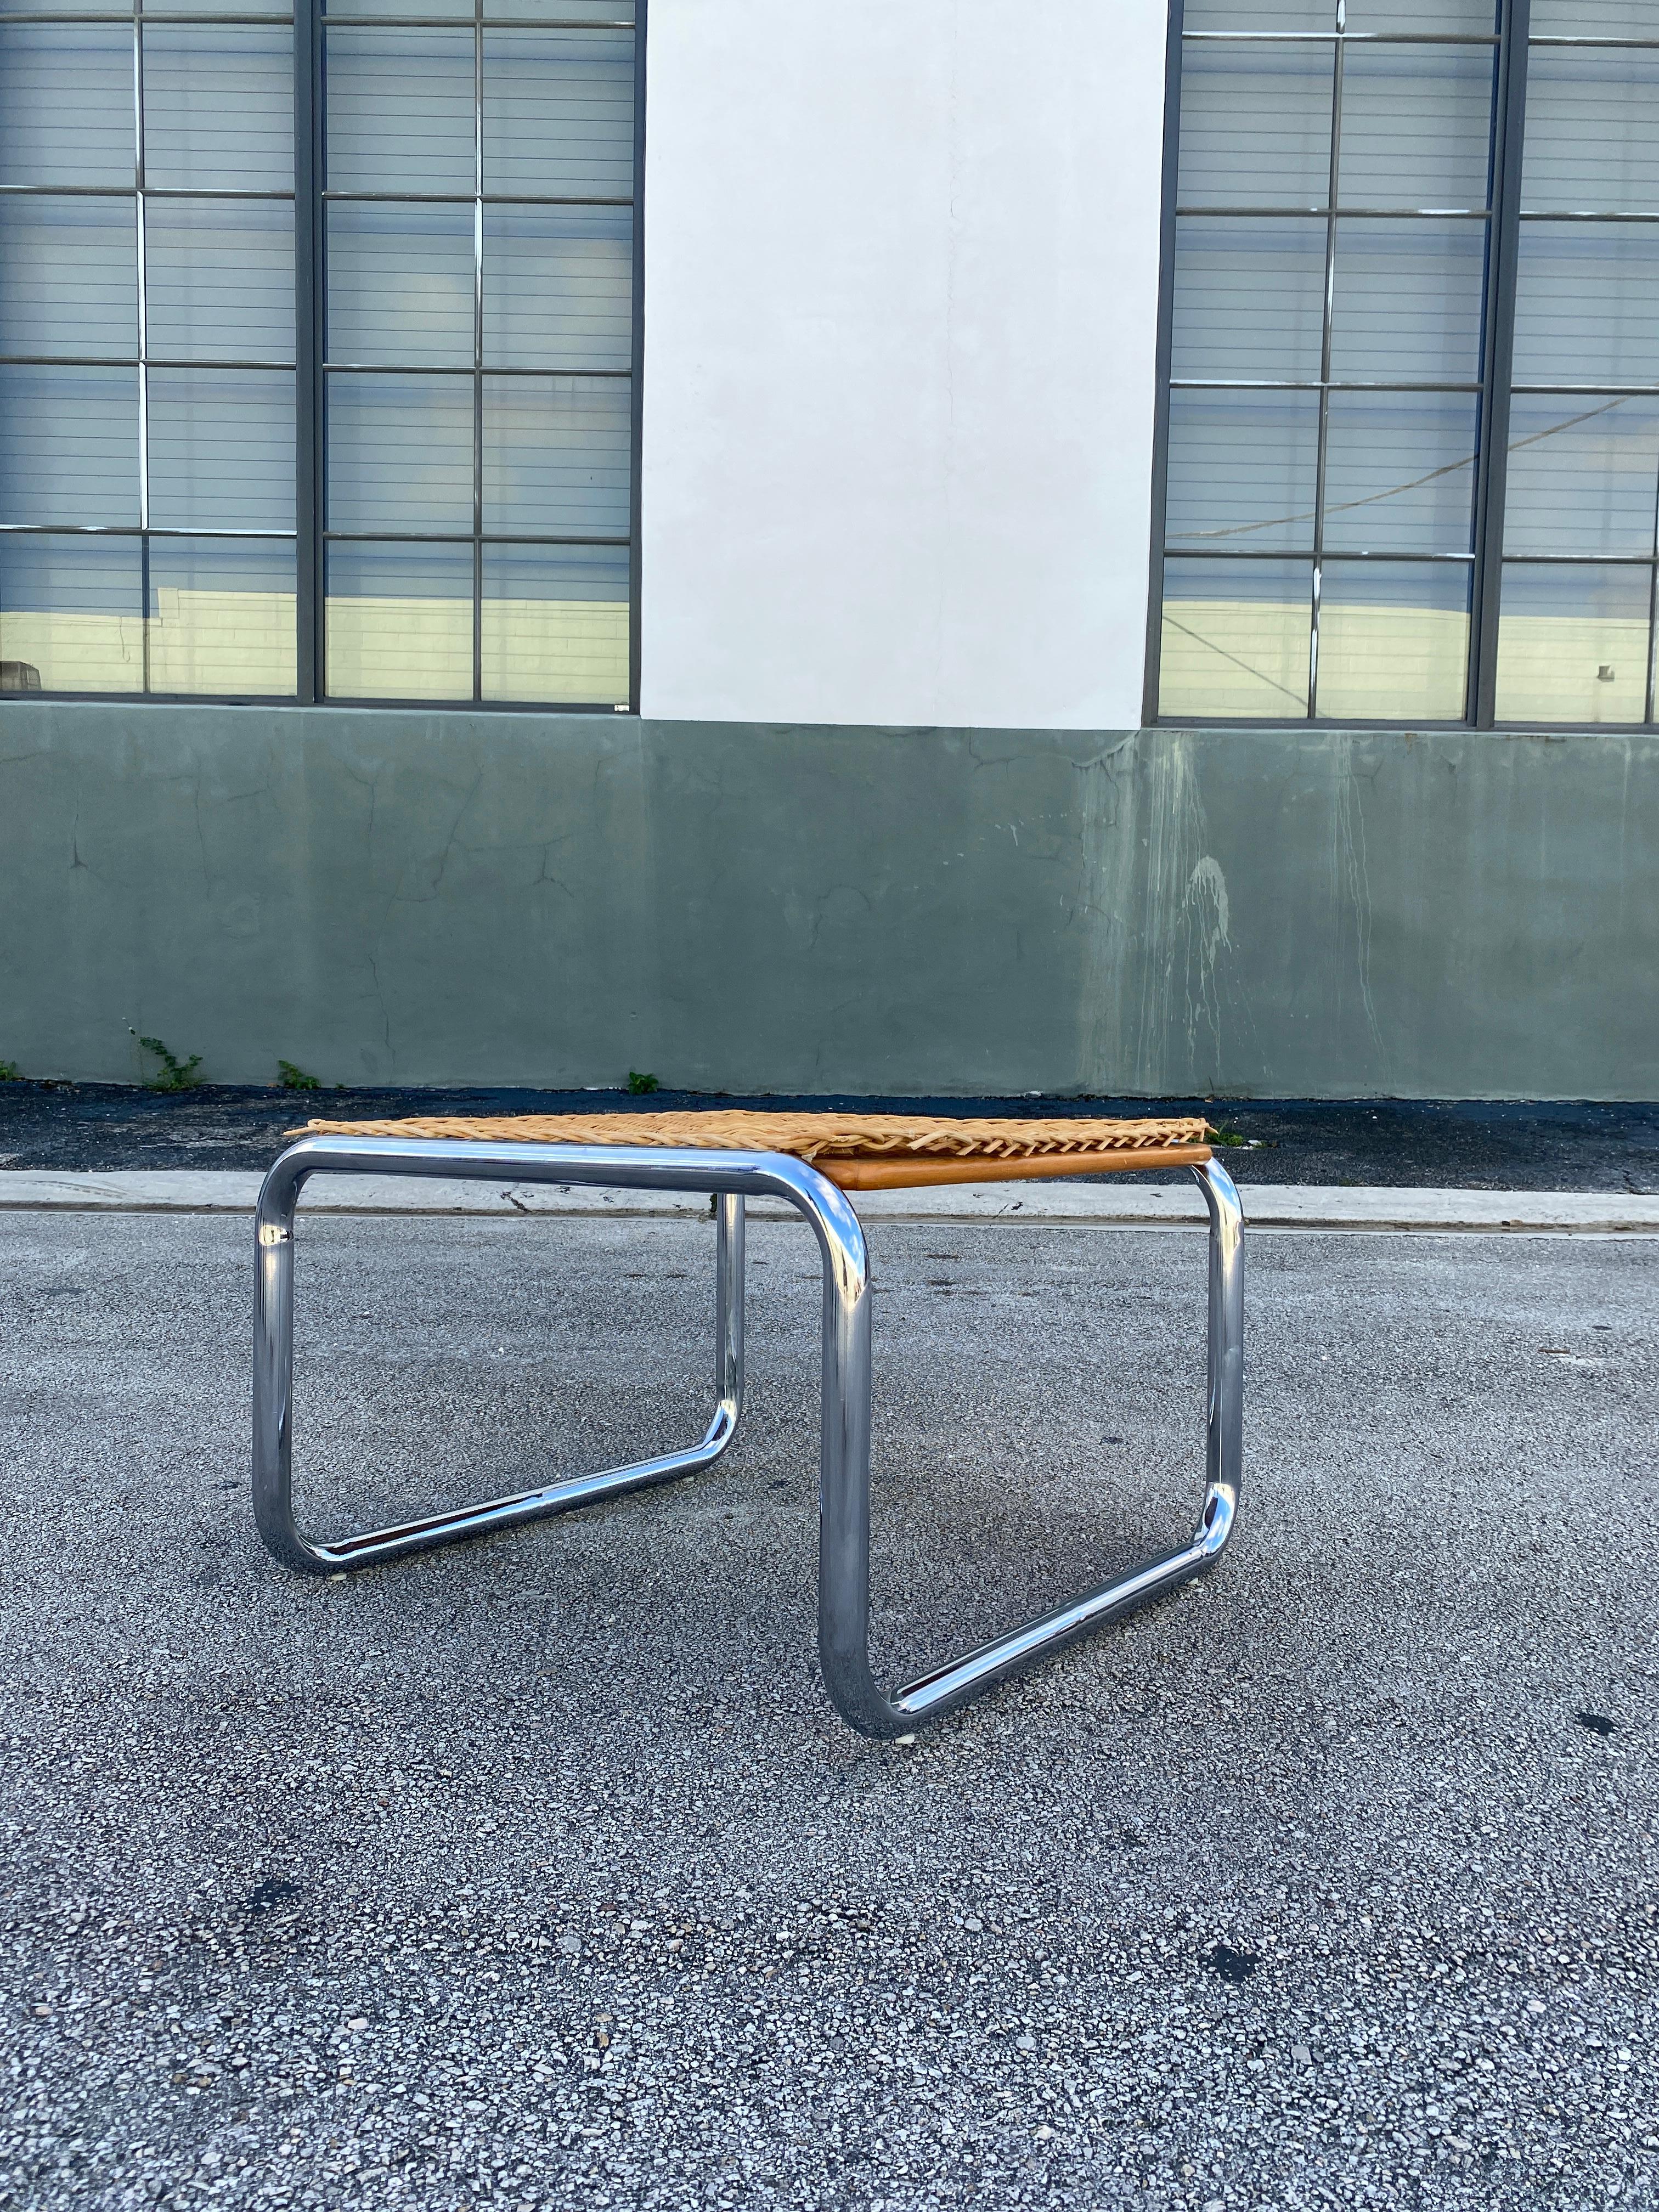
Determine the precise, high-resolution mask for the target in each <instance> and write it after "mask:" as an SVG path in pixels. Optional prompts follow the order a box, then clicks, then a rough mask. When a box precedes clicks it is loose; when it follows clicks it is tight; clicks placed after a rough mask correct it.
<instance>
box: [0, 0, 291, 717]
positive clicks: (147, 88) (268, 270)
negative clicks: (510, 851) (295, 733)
mask: <svg viewBox="0 0 1659 2212" xmlns="http://www.w3.org/2000/svg"><path fill="white" fill-rule="evenodd" d="M89 12H96V11H95V9H94V10H93V11H89ZM223 12H224V13H225V15H234V13H235V9H234V6H232V7H230V8H228V9H225V10H224V11H223ZM259 12H261V13H262V14H264V15H267V16H270V15H275V14H276V13H277V12H278V11H277V10H276V9H264V8H263V7H262V8H261V9H260V11H259ZM293 96H294V95H293V38H292V33H291V32H290V31H289V29H288V28H287V27H285V26H283V25H280V24H277V23H273V22H271V21H265V22H264V23H259V24H253V23H249V22H236V21H216V22H211V23H208V22H204V23H201V24H192V23H178V22H173V23H161V22H153V21H143V20H139V21H135V20H134V19H133V17H132V15H131V14H129V15H127V16H126V17H125V19H121V18H119V17H118V16H117V15H115V14H114V11H111V19H110V20H108V21H77V22H75V23H68V22H65V23H64V24H61V25H59V24H53V25H50V26H42V25H40V24H33V23H30V24H21V23H20V24H5V23H0V186H3V187H5V188H6V189H5V190H4V191H0V279H3V281H0V525H3V526H4V535H3V536H0V660H3V662H4V663H5V665H6V667H7V668H8V669H9V670H10V671H14V672H13V674H12V675H10V676H9V677H8V678H7V679H6V680H7V682H8V684H9V685H11V686H13V688H21V687H23V686H24V685H27V688H30V689H33V688H34V687H35V685H36V684H38V685H39V687H40V689H42V690H51V691H89V692H100V691H120V692H145V691H148V692H152V693H157V694H183V695H190V694H203V693H205V694H210V695H220V696H232V697H234V696H283V695H288V696H292V694H293V692H294V690H295V541H294V529H295V370H294V262H293V252H294V201H293V189H294V110H293ZM61 185H75V186H76V187H77V190H76V192H75V194H74V195H73V196H72V197H71V196H70V195H69V194H67V193H64V194H62V195H60V194H59V193H58V191H56V190H52V191H41V190H40V187H42V186H47V187H54V188H56V187H58V186H61ZM207 195H210V197H207ZM256 195H257V197H256ZM141 272H142V273H141ZM4 356H12V358H11V359H10V360H7V359H5V358H4ZM16 356H28V357H29V358H28V359H27V361H20V360H18V359H17V358H16ZM214 362H218V363H220V364H222V365H221V366H210V365H209V364H211V363H214ZM94 532H95V533H98V534H96V535H94V534H93V533H94ZM105 533H108V534H105ZM161 533H167V534H161ZM16 671H24V673H22V674H21V675H20V674H18V673H17V672H16Z"/></svg>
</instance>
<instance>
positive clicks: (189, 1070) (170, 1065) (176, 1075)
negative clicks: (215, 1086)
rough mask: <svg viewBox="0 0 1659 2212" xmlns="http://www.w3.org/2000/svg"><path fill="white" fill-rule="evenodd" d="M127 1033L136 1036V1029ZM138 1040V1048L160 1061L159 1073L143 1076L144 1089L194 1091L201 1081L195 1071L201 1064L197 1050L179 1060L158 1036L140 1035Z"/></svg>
mask: <svg viewBox="0 0 1659 2212" xmlns="http://www.w3.org/2000/svg"><path fill="white" fill-rule="evenodd" d="M128 1034H129V1035H130V1036H138V1032H137V1030H130V1031H129V1033H128ZM138 1042H139V1045H140V1048H142V1049H143V1051H145V1052H147V1053H149V1055H150V1057H151V1058H152V1059H153V1060H160V1061H161V1073H160V1074H159V1075H147V1076H146V1077H145V1078H144V1088H145V1090H146V1091H194V1090H195V1089H196V1087H197V1085H198V1084H199V1083H200V1082H201V1080H202V1079H201V1077H200V1076H199V1075H197V1073H196V1071H197V1068H198V1067H199V1066H201V1065H202V1055H201V1054H200V1053H199V1052H193V1053H191V1056H190V1058H189V1059H188V1060H180V1059H179V1057H178V1056H177V1054H174V1053H173V1052H171V1051H169V1049H168V1048H167V1046H166V1045H164V1044H163V1043H162V1042H161V1038H160V1037H153V1036H141V1037H138Z"/></svg>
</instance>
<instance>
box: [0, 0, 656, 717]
mask: <svg viewBox="0 0 1659 2212" xmlns="http://www.w3.org/2000/svg"><path fill="white" fill-rule="evenodd" d="M579 4H580V0H579ZM644 13H645V0H617V4H616V5H615V6H608V7H604V8H602V9H601V8H594V9H590V10H589V12H587V13H586V14H577V13H574V11H573V12H568V13H567V12H563V11H559V12H554V11H552V10H550V12H549V13H548V14H547V15H544V16H539V17H532V16H526V15H517V16H504V17H500V16H493V15H489V14H488V13H486V11H485V8H484V5H483V0H474V5H473V8H472V10H471V15H459V14H458V15H451V16H435V15H419V16H415V15H410V16H395V17H394V16H385V15H356V16H354V15H333V16H331V17H330V19H329V21H330V23H331V24H333V25H335V26H337V27H346V26H348V25H349V27H350V28H351V29H353V30H354V31H356V32H360V33H362V32H367V33H370V34H374V33H380V32H384V31H395V30H398V29H405V30H407V29H418V30H422V31H428V32H429V31H432V30H435V29H441V28H446V27H463V28H470V29H471V35H472V46H473V82H472V103H471V105H472V177H471V187H472V188H471V191H470V192H469V193H467V194H465V195H460V194H448V193H423V192H375V191H332V190H330V189H328V188H327V186H326V182H325V159H324V144H323V139H324V129H325V112H324V103H323V71H324V51H325V37H326V32H327V28H328V26H327V25H325V22H324V21H323V16H322V0H299V6H298V9H297V11H296V14H295V15H289V14H287V13H278V12H276V11H273V10H268V9H225V10H222V11H214V12H212V13H207V12H202V11H197V10H193V9H192V10H179V9H165V8H163V9H147V8H145V7H144V6H143V0H134V5H133V6H131V8H126V9H107V8H105V9H85V10H76V11H73V12H70V11H58V10H45V9H40V10H34V9H31V10H18V11H16V12H12V11H7V12H6V13H5V14H4V15H0V31H4V32H6V33H10V32H13V31H16V30H24V29H27V28H29V27H48V28H51V29H52V30H58V31H61V30H65V29H69V28H72V27H76V26H86V25H120V26H123V27H128V26H130V27H131V83H132V93H131V100H132V110H131V112H132V140H131V159H132V183H131V185H126V184H121V185H113V184H107V183H94V184H82V183H75V182H70V181H67V180H64V181H59V182H52V181H46V182H40V181H36V182H27V181H13V182H5V183H0V204H3V203H4V202H6V201H26V200H28V199H30V198H42V199H52V200H58V199H63V200H74V201H76V202H83V203H84V202H99V201H106V202H112V203H118V204H121V205H124V206H126V207H129V208H130V209H131V210H132V225H133V228H132V266H133V272H134V283H135V284H136V295H135V299H134V315H135V323H134V335H135V340H136V343H135V344H134V345H133V347H132V348H131V349H130V350H128V351H127V352H125V353H120V352H113V351H107V350H106V351H100V352H86V351H83V350H77V349H75V348H73V347H58V348H56V349H52V348H47V349H31V348H18V349H12V350H7V351H0V369H11V368H26V369H27V368H58V369H75V368H91V369H106V370H107V369H128V370H131V372H132V374H133V376H134V379H135V390H136V401H137V412H136V420H137V452H136V454H135V456H134V459H135V463H136V471H137V478H136V498H135V502H134V507H133V519H132V520H131V521H124V522H113V521H94V522H88V521H86V520H82V518H81V516H80V515H78V514H76V513H65V514H64V515H62V516H58V515H57V514H56V513H53V514H52V515H49V516H48V517H47V518H46V519H45V520H0V544H3V543H4V542H5V541H6V540H8V539H10V540H27V539H33V540H37V541H45V540H52V541H57V540H70V541H76V542H82V541H87V540H93V539H110V540H120V541H125V542H129V543H132V542H136V549H137V561H138V569H137V575H138V579H139V581H138V586H137V593H136V600H137V605H136V610H135V611H136V612H137V616H138V620H137V641H138V652H139V658H140V661H141V666H140V683H141V686H142V694H143V696H154V697H167V696H180V697H195V698H210V697H222V698H227V699H232V698H235V697H239V696H292V697H297V698H299V699H300V700H301V701H306V700H308V699H312V700H314V699H318V698H321V697H325V696H331V695H330V694H329V693H328V691H327V690H326V688H325V669H324V661H325V653H324V649H323V641H324V639H325V635H326V612H327V602H326V598H325V588H326V559H327V553H326V549H327V547H328V546H329V545H330V544H336V543H337V544H341V545H352V544H362V545H367V544H408V545H422V544H430V545H434V546H441V545H443V544H465V546H467V547H468V548H469V549H470V552H471V567H472V580H471V633H472V635H471V676H472V681H471V702H469V703H473V704H483V705H486V706H489V707H491V708H495V707H497V706H501V707H508V708H513V707H529V708H533V707H536V706H538V705H542V704H547V705H552V706H557V707H566V706H574V707H577V708H580V707H581V706H583V705H593V704H599V705H601V706H610V705H615V706H616V707H617V710H618V711H623V710H624V705H625V706H626V707H628V708H631V707H632V706H633V704H634V703H635V701H636V699H637V694H638V674H637V668H638V660H637V655H638V619H637V574H636V563H635V561H634V559H633V557H632V549H633V546H634V544H635V540H636V537H637V500H638V465H637V459H638V438H639V428H638V411H637V391H638V378H637V370H638V356H639V349H640V327H641V322H640V299H639V285H638V268H639V253H640V236H639V224H638V216H637V198H638V190H639V181H640V179H639V161H638V155H639V151H640V142H641V129H642V124H641V93H642V86H641V71H640V70H639V68H638V65H637V42H638V39H639V36H640V33H641V28H642V25H643V20H644ZM216 26H233V27H239V28H256V29H257V28H260V27H264V28H267V29H269V28H291V30H292V33H293V36H294V40H295V49H294V68H293V75H292V81H293V85H294V91H295V164H296V165H295V179H294V183H293V184H292V185H290V186H289V187H287V188H283V189H278V188H274V187H272V186H270V185H263V184H248V185H242V184H240V183H236V184H231V185H225V184H215V185H177V184H167V185H156V184H155V183H154V182H153V181H152V179H151V175H150V169H149V162H148V161H147V143H146V135H147V122H146V118H147V110H146V103H145V61H146V54H145V38H146V33H147V32H149V31H150V30H152V29H155V28H160V27H177V28H180V29H186V30H190V31H194V32H199V31H201V30H203V29H204V28H212V27H216ZM548 31H555V32H557V31H578V32H586V33H593V32H607V31H609V32H626V33H628V34H629V38H630V40H632V41H633V42H634V46H635V68H634V73H633V83H634V90H633V96H632V111H633V120H632V126H631V133H630V136H631V143H632V150H633V154H634V175H633V185H634V190H633V192H632V193H631V194H629V195H622V194H617V193H610V194H601V193H574V192H573V193H537V192H529V191H513V190H507V191H500V192H492V191H487V190H486V188H485V173H484V161H485V151H484V117H485V99H484V82H483V72H484V40H485V36H486V33H501V34H507V35H516V36H523V35H526V34H534V33H539V32H548ZM354 201H355V202H358V203H361V204H463V205H466V206H469V207H470V208H471V212H472V226H471V228H472V242H471V261H472V346H471V365H470V366H469V367H466V368H460V369H458V370H455V371H453V372H452V371H450V370H449V369H447V368H441V367H438V366H435V365H431V364H422V365H421V366H420V367H419V368H418V369H417V370H416V372H415V373H417V374H420V375H422V376H423V377H430V376H434V375H439V376H443V375H448V374H452V373H453V374H461V375H465V376H467V377H469V378H470V379H471V397H472V438H471V475H472V502H471V505H472V512H471V528H470V530H469V531H468V532H466V533H465V535H464V536H462V537H460V538H455V537H453V536H451V535H449V534H447V533H445V532H438V531H434V532H428V531H422V530H409V531H385V530H376V531H374V532H360V531H348V530H341V531H335V530H332V529H330V528H327V527H326V526H325V525H326V519H327V515H328V453H327V438H326V431H325V420H326V404H325V396H326V392H327V384H326V381H325V380H326V379H327V378H328V377H330V376H331V375H333V374H344V375H355V374H373V373H375V372H376V371H377V370H380V371H381V372H382V373H384V372H386V370H388V369H390V370H392V371H395V370H396V368H397V366H398V365H397V364H396V363H395V362H393V363H390V364H386V363H377V362H341V363H339V364H335V363H333V362H325V360H324V358H323V343H322V340H323V337H324V335H325V328H326V312H325V296H326V240H325V224H326V219H327V216H326V210H327V208H328V206H329V205H330V204H335V203H338V204H348V203H350V202H354ZM173 203H178V204H218V205H227V204H240V203H260V204H265V203H275V204H288V205H290V206H292V207H293V208H294V210H295V276H294V301H295V352H294V353H293V354H290V355H289V356H286V357H284V358H282V359H276V358H272V357H270V356H264V355H257V354H256V355H247V356H230V355H228V354H224V353H221V352H212V353H210V354H204V353H201V352H199V351H198V352H197V353H196V354H185V355H180V354H179V353H177V352H176V351H171V350H168V349H157V348H156V347H155V345H154V344H153V343H152V325H153V318H152V315H151V313H150V307H151V298H150V290H151V287H150V277H151V269H150V254H149V241H150V234H151V228H152V220H151V215H150V210H151V209H152V208H153V207H154V206H155V205H156V204H173ZM511 207H525V208H535V207H572V208H580V207H594V208H605V207H611V208H619V209H620V208H633V209H634V210H635V219H634V222H633V225H632V234H633V246H632V249H631V255H630V261H631V267H632V271H633V282H632V287H631V289H632V307H631V338H630V341H629V347H628V356H629V358H628V362H627V365H626V366H621V367H611V366H600V365H586V364H585V365H582V366H580V368H571V369H569V370H561V369H557V368H550V367H541V366H525V365H522V364H520V363H514V362H500V363H495V362H490V361H489V360H488V359H487V348H486V339H485V321H484V316H485V282H486V279H485V270H484V260H485V244H484V221H485V211H486V209H488V208H511ZM207 368H210V369H211V370H212V371H214V372H216V373H218V372H228V373H234V372H244V371H253V372H277V373H283V374H292V375H295V378H296V382H297V392H296V409H295V434H294V448H295V482H296V489H297V501H296V505H297V513H296V518H295V527H294V528H292V529H283V530H277V529H268V528H243V527H235V528H231V527H220V526H213V525H204V524H201V523H194V522H184V521H179V520H172V519H169V520H166V521H164V522H159V523H158V520H157V517H156V515H155V511H154V499H153V467H152V459H153V455H152V446H153V418H154V393H153V382H152V372H156V371H173V370H198V371H199V370H203V369H207ZM535 377H539V378H541V379H543V380H544V381H549V380H561V379H562V380H570V379H576V380H580V381H581V382H582V383H584V384H592V385H595V386H599V385H605V384H617V385H623V386H629V387H630V388H631V391H632V393H633V395H634V396H633V399H632V403H631V405H630V409H629V439H628V461H627V468H628V477H629V487H630V489H629V493H628V495H627V506H628V512H629V527H628V528H627V529H626V530H624V531H622V532H605V533H600V532H575V531H544V532H536V533H524V534H520V533H517V532H515V533H513V534H512V535H511V536H510V537H508V538H500V539H498V540H492V539H491V538H487V537H486V535H485V519H486V518H485V511H484V501H485V480H486V473H485V453H484V441H485V422H484V410H485V399H486V390H485V380H486V378H488V379H489V380H502V381H503V382H506V381H507V380H514V379H523V378H535ZM174 540H179V541H186V542H191V543H200V544H204V546H205V545H208V544H247V545H250V546H257V545H258V544H272V545H284V546H288V547H289V548H292V549H294V554H295V561H296V568H297V574H296V578H295V582H296V586H297V588H296V592H295V603H294V604H295V625H296V631H297V636H296V647H297V653H296V658H297V668H296V671H295V682H294V683H293V684H292V685H289V686H286V687H285V688H283V689H281V690H273V689H271V688H270V687H264V688H261V689H259V690H258V691H257V692H249V691H243V690H235V691H232V690H227V691H222V692H221V691H212V692H210V691H206V690H200V689H192V690H189V691H187V692H183V693H175V692H170V691H169V690H167V688H166V686H165V684H153V683H152V616H153V607H152V573H151V571H152V548H153V546H154V545H155V544H158V543H170V542H172V541H174ZM495 543H499V544H501V546H502V547H503V548H504V549H507V550H519V549H522V550H532V549H534V548H536V547H538V546H540V547H546V548H558V547H561V546H568V547H573V548H579V547H582V546H592V547H605V548H611V549H612V550H618V551H623V552H624V553H625V555H626V556H627V557H626V569H627V581H626V583H625V584H623V586H622V596H623V598H625V599H626V601H627V606H626V617H627V637H628V646H627V666H628V677H627V693H628V697H627V701H626V702H623V701H621V700H619V699H615V698H606V699H605V700H602V701H593V702H587V701H578V700H568V699H565V698H558V699H554V700H549V701H543V700H540V699H538V698H532V697H529V696H517V695H514V696H503V697H501V698H499V699H490V700H485V699H484V698H483V690H484V688H485V686H484V682H483V666H482V660H483V604H484V562H485V556H486V549H487V548H488V547H489V546H491V545H492V544H495ZM4 611H5V608H4V605H3V602H0V614H3V612H4ZM46 688H47V689H48V690H55V691H57V692H58V693H59V695H60V696H138V695H139V694H138V691H137V690H136V689H128V690H125V694H123V692H122V691H121V690H118V689H116V688H114V687H111V686H105V687H103V688H101V689H100V690H94V691H93V692H91V693H82V692H81V691H79V690H77V689H76V688H73V687H71V686H70V685H67V684H55V683H54V684H48V685H47V687H46ZM332 696H340V695H338V694H335V695H332ZM397 703H399V704H422V703H427V704H433V705H441V704H446V703H451V702H450V701H448V700H447V699H446V698H444V697H435V698H433V699H431V700H429V701H422V700H410V699H404V698H401V697H400V698H399V699H398V702H397Z"/></svg>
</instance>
